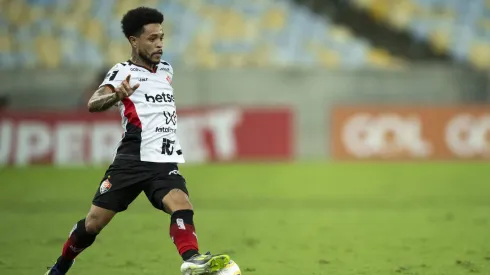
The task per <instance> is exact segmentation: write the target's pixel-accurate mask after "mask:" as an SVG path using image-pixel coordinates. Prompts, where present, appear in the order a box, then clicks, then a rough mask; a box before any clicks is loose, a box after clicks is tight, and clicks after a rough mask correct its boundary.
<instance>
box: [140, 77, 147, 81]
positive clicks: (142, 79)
mask: <svg viewBox="0 0 490 275" xmlns="http://www.w3.org/2000/svg"><path fill="white" fill-rule="evenodd" d="M138 81H140V82H145V81H148V78H143V77H141V78H138Z"/></svg>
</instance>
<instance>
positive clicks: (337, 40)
mask: <svg viewBox="0 0 490 275" xmlns="http://www.w3.org/2000/svg"><path fill="white" fill-rule="evenodd" d="M373 3H374V1H373ZM139 5H147V6H151V7H156V8H159V9H161V10H162V11H164V13H165V14H166V21H165V24H164V28H165V32H166V36H167V37H166V40H165V43H166V49H165V54H164V57H163V58H165V59H167V60H169V61H172V62H184V63H185V64H186V65H189V66H195V67H205V68H214V67H218V66H220V67H223V66H225V67H226V66H227V67H257V66H261V67H267V66H273V67H278V66H279V67H283V66H286V67H287V66H294V67H302V66H319V67H327V68H330V67H335V68H345V69H355V68H398V67H402V66H403V64H405V62H404V61H402V60H401V59H398V58H395V57H393V56H391V55H390V54H389V53H388V52H386V51H384V50H383V49H378V48H375V47H373V46H372V45H371V44H370V43H369V41H367V40H365V39H361V38H358V37H356V36H354V35H353V34H352V33H351V31H350V30H349V29H348V28H346V27H343V26H339V25H336V24H333V23H332V22H329V21H328V19H325V18H324V17H318V16H316V15H314V14H313V13H312V12H311V11H310V10H308V9H307V8H304V7H301V6H297V5H295V4H294V3H292V2H291V1H286V0H248V1H243V0H165V1H163V0H146V1H145V0H117V1H116V0H71V1H68V0H16V1H0V68H1V69H13V68H36V67H40V68H65V67H83V66H96V67H102V66H108V65H110V64H114V63H116V62H119V61H121V60H124V59H126V58H128V57H127V53H128V47H129V46H128V43H127V42H126V40H125V38H124V36H123V35H122V33H121V31H120V25H119V24H120V23H119V22H120V18H121V16H122V15H123V14H124V13H125V12H126V11H127V10H128V9H131V8H133V7H136V6H139Z"/></svg>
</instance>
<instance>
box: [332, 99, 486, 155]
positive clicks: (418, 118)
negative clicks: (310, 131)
mask: <svg viewBox="0 0 490 275" xmlns="http://www.w3.org/2000/svg"><path fill="white" fill-rule="evenodd" d="M332 115H333V120H332V128H331V133H332V139H331V140H332V142H331V149H332V154H333V157H334V158H335V159H345V160H355V159H357V160H361V159H368V160H372V159H376V160H382V159H388V160H392V159H400V160H407V159H408V160H453V159H462V160H486V159H490V106H451V107H430V106H428V107H409V106H402V107H399V106H349V107H337V108H335V109H334V111H333V114H332Z"/></svg>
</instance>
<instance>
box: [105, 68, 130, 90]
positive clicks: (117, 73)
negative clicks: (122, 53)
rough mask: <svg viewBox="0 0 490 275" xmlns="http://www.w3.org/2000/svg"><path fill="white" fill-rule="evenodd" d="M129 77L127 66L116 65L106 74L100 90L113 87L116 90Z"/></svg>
mask: <svg viewBox="0 0 490 275" xmlns="http://www.w3.org/2000/svg"><path fill="white" fill-rule="evenodd" d="M127 76H128V74H127V69H126V66H123V65H121V64H116V65H114V66H113V67H112V68H111V69H110V70H109V72H108V73H107V74H106V76H105V78H104V80H103V81H102V83H101V84H100V85H99V88H100V87H103V86H112V88H116V87H118V86H119V85H120V84H121V82H123V80H124V79H125V78H126V77H127Z"/></svg>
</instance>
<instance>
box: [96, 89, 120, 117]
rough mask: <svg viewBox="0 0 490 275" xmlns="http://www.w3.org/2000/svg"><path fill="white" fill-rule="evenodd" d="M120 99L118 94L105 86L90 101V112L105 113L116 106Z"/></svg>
mask: <svg viewBox="0 0 490 275" xmlns="http://www.w3.org/2000/svg"><path fill="white" fill-rule="evenodd" d="M119 100H120V98H119V97H118V94H117V93H115V92H112V89H111V88H109V87H107V86H104V87H101V88H99V89H98V90H97V91H95V93H94V94H93V95H92V97H91V98H90V100H89V101H88V111H89V112H91V113H93V112H103V111H105V110H107V109H109V108H111V107H112V106H114V104H116V103H117V102H118V101H119Z"/></svg>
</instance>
